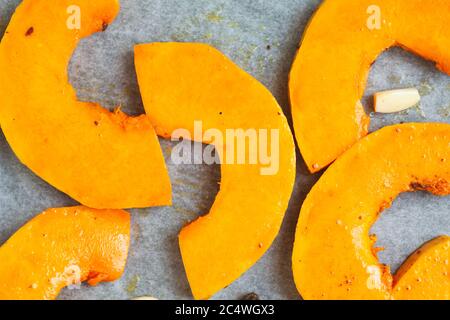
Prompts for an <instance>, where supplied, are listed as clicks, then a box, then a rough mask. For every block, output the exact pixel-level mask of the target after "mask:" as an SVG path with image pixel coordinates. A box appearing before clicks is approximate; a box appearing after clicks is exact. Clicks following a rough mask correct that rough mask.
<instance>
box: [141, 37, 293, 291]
mask: <svg viewBox="0 0 450 320" xmlns="http://www.w3.org/2000/svg"><path fill="white" fill-rule="evenodd" d="M135 65H136V68H137V74H138V81H139V86H140V89H141V94H142V97H143V101H144V107H145V110H146V112H147V114H148V116H149V117H150V119H151V121H152V124H153V125H154V127H155V129H156V132H157V133H158V135H161V136H163V137H165V138H169V137H170V136H171V133H172V132H174V131H175V130H177V129H180V128H183V129H187V130H188V132H189V133H190V135H191V138H192V139H193V140H195V141H197V142H204V143H207V144H212V145H214V146H216V148H217V147H218V148H217V151H218V153H219V156H220V158H221V163H222V164H221V172H222V179H221V183H220V191H219V193H218V195H217V198H216V199H215V202H214V204H213V206H212V208H211V210H210V212H209V213H208V214H207V215H206V216H203V217H201V218H199V219H198V220H197V221H195V222H193V223H191V224H189V225H188V226H186V227H185V228H183V230H182V231H181V233H180V236H179V243H180V248H181V254H182V257H183V262H184V266H185V270H186V273H187V277H188V280H189V283H190V285H191V289H192V292H193V295H194V297H195V298H197V299H207V298H210V297H211V296H212V295H214V294H215V293H216V292H217V291H219V290H220V289H222V288H224V287H226V286H228V285H229V284H231V283H232V282H233V281H234V280H236V279H237V278H239V277H240V276H241V275H242V274H243V273H244V272H245V271H247V270H248V269H249V268H250V267H251V266H252V265H253V264H255V263H256V262H257V261H258V260H259V259H260V258H261V257H262V256H263V254H264V253H265V252H266V251H267V250H268V249H269V247H270V246H271V244H272V242H273V240H274V239H275V237H276V235H277V234H278V232H279V229H280V226H281V223H282V221H283V217H284V214H285V211H286V209H287V206H288V202H289V199H290V196H291V193H292V189H293V184H294V179H295V146H294V141H293V137H292V134H291V131H290V128H289V125H288V123H287V120H286V118H285V117H284V115H283V113H282V110H281V108H280V107H279V105H278V103H277V102H276V100H275V98H274V97H273V96H272V95H271V94H270V92H269V91H268V90H267V89H266V88H265V87H264V86H263V85H261V84H260V83H259V82H258V81H256V80H255V79H254V78H252V77H251V76H250V75H248V74H247V73H245V72H244V71H243V70H241V69H240V68H239V67H237V66H236V65H235V64H234V63H232V62H231V61H230V60H229V59H228V58H227V57H225V56H224V55H223V54H221V53H220V52H219V51H217V50H216V49H214V48H212V47H209V46H207V45H203V44H195V43H184V44H182V43H153V44H144V45H138V46H136V48H135ZM196 121H201V122H202V126H203V130H204V131H205V132H206V131H207V130H209V129H216V130H218V131H219V132H221V133H222V134H223V135H224V136H225V135H226V134H225V132H226V130H227V129H243V130H244V131H245V130H248V129H256V130H259V129H267V130H268V131H270V130H272V129H274V130H278V132H279V146H280V149H279V171H278V173H276V174H274V175H262V174H261V168H262V167H264V165H263V164H261V163H258V164H254V165H253V164H249V163H248V162H247V163H246V164H234V163H233V164H231V163H228V162H226V161H224V159H225V158H226V156H227V148H226V146H225V145H226V144H227V143H229V141H228V140H227V141H226V142H224V143H223V144H222V143H220V142H218V141H210V140H205V139H204V137H195V136H194V133H195V132H194V131H195V130H194V122H196ZM270 144H271V142H270V141H269V142H268V145H270ZM220 150H222V151H223V152H222V151H220ZM228 150H231V149H228ZM246 152H247V153H246V157H248V155H249V154H248V152H249V148H247V151H246Z"/></svg>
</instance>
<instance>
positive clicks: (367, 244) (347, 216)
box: [292, 124, 450, 300]
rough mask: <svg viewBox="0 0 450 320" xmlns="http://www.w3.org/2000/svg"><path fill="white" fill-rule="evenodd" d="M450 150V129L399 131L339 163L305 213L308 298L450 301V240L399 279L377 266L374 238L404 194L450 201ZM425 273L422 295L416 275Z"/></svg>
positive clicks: (298, 265)
mask: <svg viewBox="0 0 450 320" xmlns="http://www.w3.org/2000/svg"><path fill="white" fill-rule="evenodd" d="M449 145H450V125H447V124H405V125H397V126H392V127H386V128H384V129H382V130H380V131H377V132H375V133H373V134H371V135H369V136H368V137H366V138H364V139H362V140H361V141H360V142H358V143H357V144H356V145H355V146H354V147H353V148H351V149H350V150H349V151H347V152H346V153H345V154H344V155H342V156H341V157H340V158H339V159H338V160H336V162H335V163H334V164H333V165H332V166H331V167H330V168H329V169H328V170H327V171H326V172H325V174H324V175H323V176H322V178H321V179H320V180H319V182H318V183H317V184H316V185H315V186H314V188H313V189H312V191H311V192H310V194H309V195H308V197H307V199H306V201H305V202H304V204H303V207H302V209H301V213H300V218H299V222H298V226H297V232H296V239H295V244H294V253H293V258H292V263H293V272H294V278H295V282H296V285H297V288H298V290H299V292H300V293H301V295H302V296H303V298H305V299H367V300H372V299H393V298H401V299H414V298H415V297H418V296H420V297H421V298H428V299H433V298H436V297H448V294H449V292H450V286H448V285H444V284H448V277H447V281H446V282H441V280H442V278H443V277H444V275H443V272H444V271H443V270H446V272H448V271H450V270H449V265H448V253H449V251H448V248H449V238H448V237H444V238H442V239H443V240H442V239H441V240H436V242H433V245H427V246H425V247H423V248H422V249H421V250H420V251H418V252H419V253H418V254H416V255H415V259H413V260H409V262H407V263H405V265H404V266H403V267H402V268H401V269H400V271H399V272H398V274H397V275H396V276H395V278H393V277H392V275H391V273H390V271H389V268H388V267H386V266H383V265H382V264H381V263H380V262H379V261H378V259H377V256H376V250H374V248H373V247H372V246H373V239H372V238H371V237H369V231H370V228H371V227H372V225H373V224H374V223H375V221H376V219H377V217H378V215H379V214H380V213H381V212H382V211H383V210H384V209H385V208H387V207H389V206H390V204H391V203H392V201H393V200H394V199H395V198H396V197H397V196H398V195H399V194H400V193H402V192H408V191H414V190H427V191H429V192H431V193H433V194H436V195H441V196H443V195H448V194H450V183H449V182H450V168H449V166H448V160H449V159H450V148H449ZM436 250H438V252H437V251H436ZM436 252H437V254H436ZM418 273H420V277H421V279H422V281H423V283H421V284H420V288H419V287H418V284H417V283H416V282H417V278H414V276H413V275H417V274H418ZM447 274H448V273H447ZM405 288H409V289H405ZM411 288H417V290H416V291H420V295H419V294H412V293H409V292H408V291H410V290H411Z"/></svg>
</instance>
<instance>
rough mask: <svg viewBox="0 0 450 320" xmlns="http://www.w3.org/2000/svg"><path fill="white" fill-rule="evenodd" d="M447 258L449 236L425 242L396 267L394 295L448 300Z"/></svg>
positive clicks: (449, 289) (449, 251)
mask: <svg viewBox="0 0 450 320" xmlns="http://www.w3.org/2000/svg"><path fill="white" fill-rule="evenodd" d="M449 261H450V237H439V238H437V239H435V240H433V241H430V242H429V243H427V244H426V245H424V246H423V247H422V248H420V249H419V250H417V251H416V252H415V253H414V254H413V255H411V257H410V258H409V259H408V260H407V261H406V262H405V263H404V264H403V266H402V267H401V268H400V269H399V271H397V274H396V275H395V277H394V284H395V290H394V292H393V295H394V298H395V299H399V300H406V299H408V300H428V299H430V300H450V276H449V275H450V264H449ZM430 266H431V267H430Z"/></svg>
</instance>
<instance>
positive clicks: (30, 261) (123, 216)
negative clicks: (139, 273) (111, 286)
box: [0, 207, 130, 300]
mask: <svg viewBox="0 0 450 320" xmlns="http://www.w3.org/2000/svg"><path fill="white" fill-rule="evenodd" d="M129 243H130V216H129V214H128V213H127V212H125V211H123V210H94V209H89V208H86V207H72V208H60V209H49V210H47V211H45V212H44V213H42V214H40V215H38V216H37V217H35V218H34V219H33V220H31V221H30V222H28V223H27V224H26V225H25V226H23V227H22V228H21V229H20V230H19V231H17V232H16V233H15V234H14V235H13V236H12V237H11V238H10V239H9V240H8V241H7V242H6V243H5V244H4V245H3V246H2V247H1V248H0V300H52V299H55V298H56V297H57V296H58V294H59V292H60V290H61V289H62V288H64V287H66V286H69V285H73V284H78V283H81V282H83V281H87V282H88V283H89V284H90V285H97V284H98V283H100V282H103V281H114V280H116V279H118V278H119V277H120V276H121V275H122V273H123V271H124V268H125V264H126V260H127V255H128V247H129Z"/></svg>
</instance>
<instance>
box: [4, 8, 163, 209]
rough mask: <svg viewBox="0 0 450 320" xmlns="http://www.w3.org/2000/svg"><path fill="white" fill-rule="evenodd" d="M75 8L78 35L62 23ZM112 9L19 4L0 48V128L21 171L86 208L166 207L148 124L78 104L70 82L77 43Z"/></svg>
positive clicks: (158, 154) (99, 25)
mask: <svg viewBox="0 0 450 320" xmlns="http://www.w3.org/2000/svg"><path fill="white" fill-rule="evenodd" d="M73 5H76V6H78V7H79V8H80V13H81V29H80V30H77V29H75V30H71V29H69V28H68V27H67V25H66V23H67V20H68V19H69V17H70V16H69V14H68V13H67V8H68V7H69V6H73ZM118 11H119V3H118V1H116V0H96V1H91V0H58V1H47V0H25V1H24V2H23V3H22V4H21V5H20V6H19V7H18V8H17V10H16V12H15V13H14V15H13V17H12V19H11V22H10V24H9V26H8V29H7V31H6V33H5V36H4V38H3V40H2V42H1V44H0V69H1V70H2V77H1V78H0V97H1V98H0V105H1V107H0V124H1V127H2V129H3V131H4V133H5V136H6V138H7V140H8V142H9V143H10V145H11V147H12V149H13V150H14V152H15V153H16V155H17V156H18V158H19V159H20V160H21V161H22V162H23V163H24V164H25V165H26V166H28V167H29V168H30V169H31V170H32V171H33V172H35V173H36V174H37V175H38V176H40V177H41V178H43V179H44V180H46V181H47V182H49V183H50V184H51V185H53V186H54V187H56V188H57V189H59V190H61V191H63V192H64V193H66V194H68V195H70V196H71V197H72V198H74V199H75V200H77V201H78V202H80V203H82V204H84V205H87V206H89V207H93V208H98V209H104V208H117V209H120V208H134V207H149V206H157V205H168V204H170V203H171V186H170V180H169V176H168V172H167V169H166V166H165V163H164V158H163V155H162V151H161V148H160V145H159V141H158V138H157V136H156V133H155V132H154V129H153V127H152V126H151V123H150V121H149V119H148V118H147V117H146V116H141V117H137V118H131V117H128V116H127V115H125V114H123V113H121V112H120V111H116V112H114V113H111V112H109V111H108V110H106V109H104V108H102V107H101V106H100V105H97V104H94V103H85V102H79V101H77V99H76V93H75V91H74V89H73V88H72V87H71V85H70V84H69V82H68V75H67V66H68V62H69V59H70V58H71V55H72V52H73V51H74V49H75V48H76V46H77V43H78V41H79V40H80V39H82V38H83V37H87V36H89V35H91V34H92V33H94V32H98V31H101V30H102V29H104V28H105V27H106V26H107V25H108V24H109V23H111V22H112V20H113V19H114V17H115V16H116V14H117V13H118Z"/></svg>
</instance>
